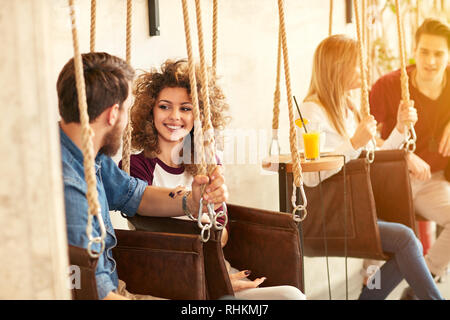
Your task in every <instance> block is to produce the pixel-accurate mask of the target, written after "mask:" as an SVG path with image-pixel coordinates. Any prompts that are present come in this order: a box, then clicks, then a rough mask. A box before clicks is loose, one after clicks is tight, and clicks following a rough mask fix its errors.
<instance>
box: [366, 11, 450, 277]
mask: <svg viewBox="0 0 450 320" xmlns="http://www.w3.org/2000/svg"><path fill="white" fill-rule="evenodd" d="M449 49H450V28H449V27H448V26H447V25H446V24H444V23H442V22H440V21H438V20H435V19H426V20H425V21H424V22H423V24H422V25H421V26H420V27H419V29H418V30H417V32H416V35H415V49H414V56H415V60H416V64H415V65H411V66H409V67H408V68H407V73H408V76H409V88H410V96H411V100H413V101H414V106H415V107H416V109H417V113H418V118H419V120H418V121H417V123H416V125H415V131H416V134H417V143H416V145H417V148H416V150H415V152H414V153H410V154H409V155H408V167H409V170H410V173H411V188H412V192H413V197H414V206H415V209H416V211H417V212H418V213H420V214H421V215H422V216H424V217H425V218H427V219H429V220H432V221H436V223H437V224H439V225H441V226H443V227H444V230H443V232H442V233H441V234H440V236H439V238H438V239H437V240H436V242H435V243H434V244H433V246H432V247H431V248H430V250H429V251H428V253H427V255H426V257H425V258H426V262H427V264H428V267H429V269H430V271H431V273H432V274H433V276H441V275H443V274H444V273H445V271H446V269H447V266H448V264H449V262H450V183H449V182H448V181H446V179H445V176H444V170H445V168H446V166H447V165H449V159H450V158H449V156H450V67H449V66H448V63H449ZM400 100H401V85H400V71H399V70H397V71H394V72H391V73H388V74H386V75H384V76H383V77H381V78H380V79H378V80H377V82H376V83H375V84H374V85H373V87H372V90H371V93H370V106H371V112H372V114H373V115H374V116H375V119H376V120H377V121H378V122H379V123H380V124H382V129H381V137H382V138H383V139H385V138H387V137H388V136H389V134H390V133H391V131H392V130H393V129H394V127H395V123H396V119H397V109H398V106H399V103H400Z"/></svg>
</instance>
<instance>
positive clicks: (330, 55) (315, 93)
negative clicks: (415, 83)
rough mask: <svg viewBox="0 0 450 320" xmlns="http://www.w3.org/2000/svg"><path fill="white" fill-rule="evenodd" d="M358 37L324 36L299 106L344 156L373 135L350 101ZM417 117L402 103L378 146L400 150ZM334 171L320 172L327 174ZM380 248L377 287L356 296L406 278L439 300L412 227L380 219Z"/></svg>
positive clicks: (370, 123)
mask: <svg viewBox="0 0 450 320" xmlns="http://www.w3.org/2000/svg"><path fill="white" fill-rule="evenodd" d="M358 59H359V58H358V46H357V42H356V41H355V40H353V39H351V38H349V37H347V36H344V35H334V36H331V37H328V38H326V39H325V40H323V41H322V42H321V43H320V44H319V46H318V47H317V49H316V51H315V54H314V62H313V70H312V76H311V83H310V87H309V91H308V94H307V96H306V98H305V99H304V101H303V103H302V105H301V106H300V109H301V112H302V114H303V117H304V118H306V119H308V121H310V122H320V123H321V127H322V131H323V132H325V136H326V139H325V140H326V141H325V146H324V147H325V148H327V149H330V150H333V152H336V153H339V154H344V155H345V156H346V160H347V161H349V160H352V159H355V158H358V157H359V155H360V153H361V151H362V149H363V148H364V147H365V146H366V145H367V144H368V143H369V141H371V140H372V138H373V137H374V136H375V134H376V121H375V119H374V118H373V116H367V117H362V116H361V114H360V112H359V106H358V105H357V104H356V103H355V102H354V101H352V99H351V95H350V93H351V91H352V90H354V89H358V88H360V84H361V78H360V70H359V60H358ZM405 121H411V122H414V123H415V122H416V121H417V113H416V112H415V109H414V108H412V106H409V105H406V104H403V105H401V106H400V108H399V112H398V114H397V125H396V128H395V130H393V132H392V134H391V135H390V136H389V137H388V138H387V139H386V141H385V142H384V144H383V145H382V146H381V149H398V147H399V146H400V144H401V143H402V142H403V141H404V131H403V129H404V128H403V123H404V122H405ZM335 173H337V171H328V172H324V175H323V177H322V178H323V179H327V178H329V177H330V176H332V175H333V174H335ZM304 179H305V184H306V185H307V186H310V187H312V186H316V185H317V184H318V183H319V179H318V177H317V175H316V174H312V173H305V174H304ZM378 227H379V230H380V237H381V242H382V248H383V250H384V251H385V252H389V253H391V254H392V258H391V259H390V260H388V261H387V262H386V263H385V264H384V265H383V266H382V267H381V269H380V270H379V271H378V272H380V274H379V276H380V279H381V288H380V289H372V290H371V289H369V288H368V287H366V286H364V287H363V289H362V292H361V294H360V296H359V299H376V300H381V299H385V298H386V297H387V296H388V295H389V293H390V292H391V291H392V290H393V289H394V288H395V287H396V286H397V285H398V284H399V283H400V282H401V281H402V280H403V279H405V280H406V281H407V282H408V283H409V285H410V286H411V288H412V289H413V291H414V293H415V295H416V296H417V297H418V298H419V299H442V296H441V294H440V292H439V290H438V289H437V287H436V285H435V283H434V281H433V278H432V277H431V273H430V272H429V270H428V269H427V265H426V263H425V260H424V257H423V255H422V248H421V244H420V242H419V241H418V240H417V238H416V236H415V234H414V232H413V231H412V230H411V229H410V228H408V227H406V226H404V225H402V224H398V223H390V222H385V221H378Z"/></svg>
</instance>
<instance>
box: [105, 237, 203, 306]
mask: <svg viewBox="0 0 450 320" xmlns="http://www.w3.org/2000/svg"><path fill="white" fill-rule="evenodd" d="M115 233H116V236H117V243H118V245H117V246H116V247H115V248H114V249H113V256H114V259H115V260H116V262H117V272H118V275H119V279H121V280H123V281H125V283H126V285H127V290H128V291H129V292H131V293H134V294H142V295H151V296H156V297H161V298H166V299H176V300H203V299H206V287H205V281H204V264H203V260H204V258H203V246H202V243H201V241H200V240H199V239H198V237H197V236H195V235H190V234H175V233H162V232H147V231H129V230H115Z"/></svg>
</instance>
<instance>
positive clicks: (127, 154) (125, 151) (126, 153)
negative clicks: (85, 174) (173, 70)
mask: <svg viewBox="0 0 450 320" xmlns="http://www.w3.org/2000/svg"><path fill="white" fill-rule="evenodd" d="M132 26H133V1H132V0H127V23H126V44H125V46H126V48H125V57H126V58H125V60H126V62H127V63H128V64H129V65H131V36H132ZM130 115H131V108H129V110H128V122H127V125H126V127H125V130H124V133H123V136H122V142H123V147H122V168H123V171H125V172H126V173H128V174H130V158H131V132H132V130H133V129H132V127H131V117H130Z"/></svg>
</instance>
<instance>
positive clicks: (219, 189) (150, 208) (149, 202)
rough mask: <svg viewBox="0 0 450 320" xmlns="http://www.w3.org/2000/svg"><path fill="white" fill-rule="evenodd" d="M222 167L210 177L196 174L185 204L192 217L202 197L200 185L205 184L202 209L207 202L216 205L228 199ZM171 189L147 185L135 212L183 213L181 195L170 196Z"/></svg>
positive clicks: (177, 214) (196, 212) (196, 214)
mask: <svg viewBox="0 0 450 320" xmlns="http://www.w3.org/2000/svg"><path fill="white" fill-rule="evenodd" d="M222 170H223V169H222V167H221V166H217V167H216V169H215V170H214V172H213V173H212V174H211V179H210V178H208V177H207V176H202V175H198V176H195V177H194V181H193V182H192V193H191V194H190V196H189V197H188V198H187V202H188V203H187V206H188V208H189V209H190V211H191V213H192V215H193V216H194V217H197V216H198V209H199V204H200V198H201V197H202V194H201V192H202V190H201V189H202V186H203V185H206V187H205V191H204V194H203V203H204V206H203V209H206V204H207V203H208V202H210V203H214V205H215V207H218V206H220V205H221V204H222V202H226V201H227V199H228V191H227V187H226V185H225V183H224V182H225V179H224V177H223V175H222ZM171 191H173V190H172V189H168V188H161V187H155V186H149V187H147V188H146V189H145V191H144V194H143V196H142V200H141V202H140V204H139V207H138V210H137V212H138V213H139V214H140V215H143V216H158V217H176V216H181V215H184V212H183V209H182V197H176V198H172V197H170V196H169V193H170V192H171Z"/></svg>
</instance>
